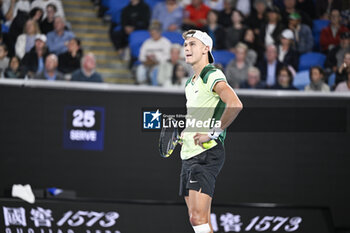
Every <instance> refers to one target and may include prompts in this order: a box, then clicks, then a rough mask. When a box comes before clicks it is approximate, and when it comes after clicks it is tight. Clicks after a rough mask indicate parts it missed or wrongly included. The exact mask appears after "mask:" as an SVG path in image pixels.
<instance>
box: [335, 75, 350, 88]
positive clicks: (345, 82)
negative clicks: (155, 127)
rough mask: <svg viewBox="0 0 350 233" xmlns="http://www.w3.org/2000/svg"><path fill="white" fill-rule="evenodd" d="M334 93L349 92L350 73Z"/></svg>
mask: <svg viewBox="0 0 350 233" xmlns="http://www.w3.org/2000/svg"><path fill="white" fill-rule="evenodd" d="M334 91H336V92H343V91H350V72H349V73H347V75H346V80H344V81H342V82H340V83H339V84H338V85H337V87H336V88H335V90H334Z"/></svg>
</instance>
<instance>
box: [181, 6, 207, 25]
mask: <svg viewBox="0 0 350 233" xmlns="http://www.w3.org/2000/svg"><path fill="white" fill-rule="evenodd" d="M209 11H210V8H209V7H208V6H207V5H205V4H204V3H203V0H192V1H191V4H190V5H187V6H186V7H185V13H184V18H183V20H182V30H184V31H187V30H190V29H198V30H203V28H204V26H205V25H207V15H208V12H209Z"/></svg>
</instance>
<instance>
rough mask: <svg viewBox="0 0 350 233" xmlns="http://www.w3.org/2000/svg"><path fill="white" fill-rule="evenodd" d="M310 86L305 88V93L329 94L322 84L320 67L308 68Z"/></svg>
mask: <svg viewBox="0 0 350 233" xmlns="http://www.w3.org/2000/svg"><path fill="white" fill-rule="evenodd" d="M309 74H310V84H308V85H307V86H306V87H305V91H321V92H329V91H330V88H329V86H328V85H327V84H326V83H325V82H324V71H323V69H322V67H320V66H313V67H311V68H310V71H309Z"/></svg>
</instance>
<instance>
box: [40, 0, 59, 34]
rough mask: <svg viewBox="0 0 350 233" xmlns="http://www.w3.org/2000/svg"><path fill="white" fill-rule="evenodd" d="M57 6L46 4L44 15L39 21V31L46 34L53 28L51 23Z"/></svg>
mask: <svg viewBox="0 0 350 233" xmlns="http://www.w3.org/2000/svg"><path fill="white" fill-rule="evenodd" d="M56 12H57V8H56V6H55V5H53V4H47V6H46V17H45V18H44V20H43V21H41V22H40V30H41V33H43V34H47V33H49V32H51V31H53V30H54V27H53V24H54V21H55V15H56Z"/></svg>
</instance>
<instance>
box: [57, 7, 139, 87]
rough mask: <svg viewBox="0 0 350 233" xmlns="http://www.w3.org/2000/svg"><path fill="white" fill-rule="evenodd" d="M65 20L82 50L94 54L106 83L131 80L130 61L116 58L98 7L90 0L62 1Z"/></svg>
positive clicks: (106, 26)
mask: <svg viewBox="0 0 350 233" xmlns="http://www.w3.org/2000/svg"><path fill="white" fill-rule="evenodd" d="M62 3H63V7H64V12H65V15H66V20H67V21H68V22H69V23H70V25H71V27H72V31H73V32H74V33H75V35H76V36H77V37H78V38H79V39H80V40H81V45H82V48H83V49H84V52H85V53H87V52H93V53H94V54H95V56H96V63H97V71H98V72H99V73H100V74H101V75H102V77H103V80H104V81H105V82H108V83H128V84H131V83H134V82H135V81H134V79H133V78H132V74H131V72H130V70H129V68H128V65H129V63H128V62H127V61H123V60H121V59H120V58H119V57H118V54H117V52H116V51H115V49H114V47H113V44H112V43H111V41H110V38H109V34H108V30H109V26H108V25H106V24H104V23H103V21H102V20H101V19H99V18H98V17H97V12H96V11H97V9H95V7H94V5H93V3H92V2H91V1H89V0H62Z"/></svg>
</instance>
